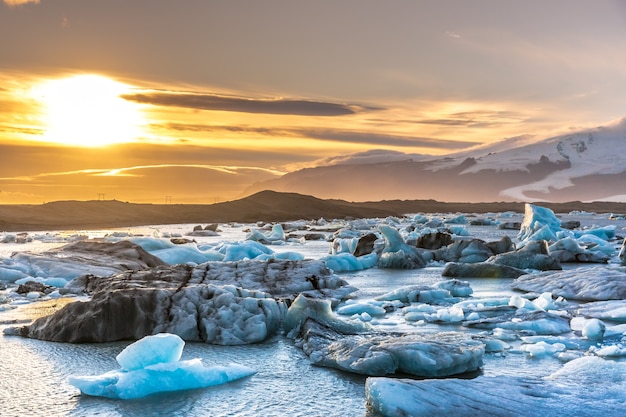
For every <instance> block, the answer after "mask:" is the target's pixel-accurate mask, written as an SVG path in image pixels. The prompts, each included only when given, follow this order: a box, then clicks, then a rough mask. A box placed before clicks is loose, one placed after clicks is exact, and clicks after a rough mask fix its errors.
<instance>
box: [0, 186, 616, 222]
mask: <svg viewBox="0 0 626 417" xmlns="http://www.w3.org/2000/svg"><path fill="white" fill-rule="evenodd" d="M537 204H538V205H541V206H543V207H548V208H550V209H552V210H553V211H554V212H555V213H569V212H571V211H574V210H580V211H586V212H597V213H626V203H611V202H593V203H583V202H580V201H572V202H568V203H543V202H542V203H537ZM504 211H516V212H523V211H524V203H522V202H492V203H463V202H458V203H447V202H440V201H435V200H385V201H372V202H348V201H343V200H322V199H319V198H316V197H312V196H308V195H302V194H296V193H281V192H275V191H261V192H258V193H256V194H253V195H250V196H248V197H245V198H242V199H239V200H234V201H228V202H223V203H215V204H167V205H166V204H135V203H125V202H121V201H116V200H106V201H57V202H51V203H46V204H41V205H21V204H20V205H0V231H6V232H22V231H23V232H25V231H46V230H89V229H95V228H112V227H130V226H143V225H159V224H179V223H181V224H184V223H198V224H206V223H227V222H241V223H253V222H257V221H266V222H283V221H291V220H299V219H304V220H315V219H319V218H322V217H323V218H325V219H327V220H331V219H338V218H346V217H351V218H368V217H387V216H402V215H405V214H409V213H458V212H462V213H470V214H471V213H477V214H483V213H490V212H494V213H496V212H504Z"/></svg>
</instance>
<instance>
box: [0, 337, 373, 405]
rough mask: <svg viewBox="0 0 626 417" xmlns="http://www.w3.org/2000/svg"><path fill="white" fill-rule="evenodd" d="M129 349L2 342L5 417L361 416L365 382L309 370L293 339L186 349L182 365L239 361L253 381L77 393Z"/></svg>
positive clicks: (0, 386)
mask: <svg viewBox="0 0 626 417" xmlns="http://www.w3.org/2000/svg"><path fill="white" fill-rule="evenodd" d="M126 345H127V343H106V344H67V343H51V342H43V341H38V340H31V339H22V338H19V337H3V340H2V343H0V365H1V366H2V369H3V375H10V377H8V378H7V377H3V378H0V392H2V393H3V396H5V398H3V399H2V413H1V414H2V415H5V414H6V415H8V416H12V415H15V416H24V415H29V416H34V417H37V416H51V415H54V416H94V415H101V416H133V415H141V416H159V417H161V416H181V417H182V416H216V417H217V416H259V415H264V416H283V415H291V416H327V415H345V416H352V415H354V416H363V415H364V414H365V392H364V386H363V384H364V381H365V379H364V378H362V377H355V376H352V375H348V374H345V373H341V372H337V371H333V370H328V369H324V368H318V367H315V366H312V365H311V364H310V362H309V360H308V359H307V358H306V357H305V356H304V354H303V353H302V351H300V350H299V349H298V348H296V347H294V346H293V345H292V344H291V342H290V341H288V340H285V339H282V338H276V339H275V340H273V341H270V342H266V343H262V344H259V345H252V346H239V347H233V346H230V347H229V346H209V345H205V344H200V343H188V344H187V345H186V346H185V351H184V353H183V359H191V358H196V357H199V358H202V360H203V362H204V363H205V364H206V365H207V366H210V365H214V364H224V363H229V362H236V363H240V364H244V365H247V366H250V367H252V368H254V369H256V370H257V371H258V373H257V374H255V375H254V376H252V377H250V378H247V379H244V380H241V381H236V382H233V383H230V384H226V385H222V386H218V387H212V388H207V389H199V390H191V391H184V392H177V393H163V394H157V395H153V396H150V397H147V398H142V399H137V400H129V401H119V400H110V399H105V398H97V397H88V396H82V395H79V394H80V393H79V391H78V390H76V389H75V388H74V387H72V386H71V385H69V384H68V383H67V378H68V376H70V375H97V374H100V373H104V372H107V371H110V370H112V369H117V368H119V365H118V364H117V362H116V361H115V356H116V355H117V354H118V353H119V352H120V351H121V350H122V349H123V348H124V347H125V346H126Z"/></svg>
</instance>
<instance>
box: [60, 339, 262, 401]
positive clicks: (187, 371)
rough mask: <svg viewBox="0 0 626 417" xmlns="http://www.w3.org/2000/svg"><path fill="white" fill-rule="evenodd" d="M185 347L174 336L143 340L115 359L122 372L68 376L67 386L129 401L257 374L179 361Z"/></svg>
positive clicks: (240, 368) (232, 367)
mask: <svg viewBox="0 0 626 417" xmlns="http://www.w3.org/2000/svg"><path fill="white" fill-rule="evenodd" d="M184 345H185V342H184V341H183V339H181V338H180V337H178V336H176V335H174V334H169V333H160V334H157V335H154V336H146V337H144V338H143V339H141V340H138V341H137V342H135V343H133V344H131V345H129V346H127V347H126V348H125V349H124V350H123V351H122V352H121V353H120V354H119V355H118V356H117V357H116V359H117V362H118V363H119V364H120V366H121V367H122V369H120V370H116V371H110V372H107V373H104V374H102V375H96V376H71V377H70V378H69V383H70V384H72V385H73V386H75V387H76V388H78V389H79V390H80V391H81V393H83V394H86V395H92V396H98V397H107V398H115V399H123V400H128V399H133V398H141V397H145V396H148V395H151V394H155V393H158V392H167V391H182V390H188V389H195V388H205V387H211V386H214V385H220V384H225V383H227V382H231V381H235V380H237V379H241V378H245V377H247V376H250V375H253V374H255V373H256V372H255V371H254V370H253V369H251V368H248V367H247V366H243V365H237V364H229V365H225V366H223V365H218V366H212V367H206V366H204V365H203V364H202V361H201V360H200V359H191V360H186V361H181V360H180V357H181V355H182V352H183V347H184Z"/></svg>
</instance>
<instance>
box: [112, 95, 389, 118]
mask: <svg viewBox="0 0 626 417" xmlns="http://www.w3.org/2000/svg"><path fill="white" fill-rule="evenodd" d="M122 97H123V98H124V99H126V100H130V101H136V102H138V103H145V104H154V105H159V106H174V107H186V108H192V109H200V110H218V111H231V112H242V113H264V114H283V115H297V116H345V115H349V114H354V113H356V112H357V111H361V110H377V109H375V108H372V107H367V108H366V107H363V106H356V105H347V104H339V103H329V102H323V101H310V100H288V99H282V98H279V99H253V98H242V97H230V96H220V95H217V94H196V93H186V92H164V91H154V92H148V93H135V94H126V95H123V96H122Z"/></svg>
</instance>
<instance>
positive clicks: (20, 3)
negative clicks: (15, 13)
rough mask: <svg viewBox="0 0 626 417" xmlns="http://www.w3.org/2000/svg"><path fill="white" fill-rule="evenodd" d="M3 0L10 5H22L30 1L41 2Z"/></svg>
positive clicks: (37, 2)
mask: <svg viewBox="0 0 626 417" xmlns="http://www.w3.org/2000/svg"><path fill="white" fill-rule="evenodd" d="M3 1H4V4H6V5H8V6H9V7H15V6H22V5H24V4H28V3H33V4H39V0H3Z"/></svg>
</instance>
